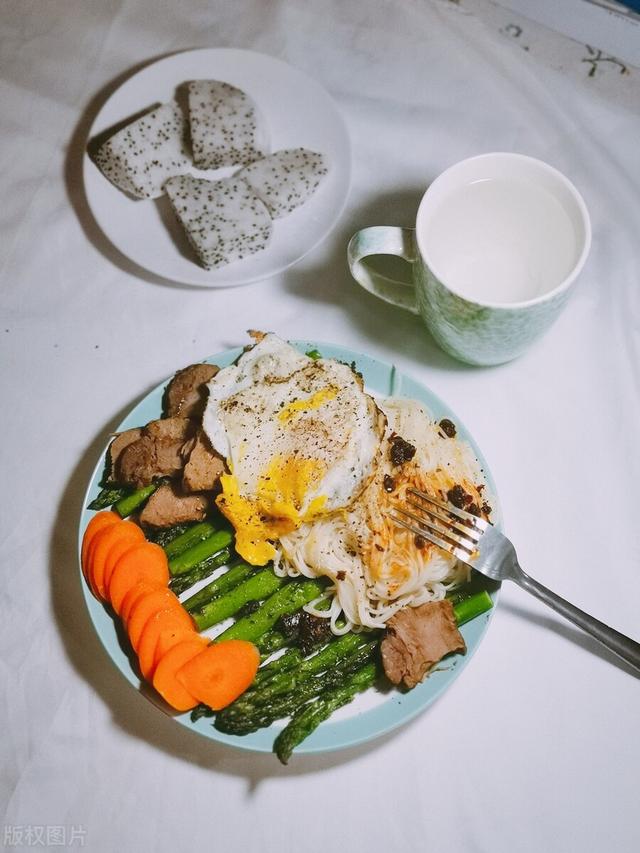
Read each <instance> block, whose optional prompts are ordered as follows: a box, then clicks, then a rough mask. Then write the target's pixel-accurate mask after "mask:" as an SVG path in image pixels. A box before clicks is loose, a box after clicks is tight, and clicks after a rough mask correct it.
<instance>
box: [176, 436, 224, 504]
mask: <svg viewBox="0 0 640 853" xmlns="http://www.w3.org/2000/svg"><path fill="white" fill-rule="evenodd" d="M193 441H194V444H193V447H192V449H191V452H190V453H189V458H188V460H187V463H186V465H185V466H184V471H183V473H182V487H183V489H184V491H185V492H207V491H210V490H211V489H213V488H215V486H216V485H217V484H218V480H219V479H220V475H221V474H222V473H224V462H223V460H222V458H221V457H220V456H218V454H217V453H216V452H215V451H214V449H213V448H212V447H211V443H210V442H209V439H208V438H207V436H206V435H205V433H204V431H203V430H201V429H200V430H198V434H197V435H196V437H195V439H193Z"/></svg>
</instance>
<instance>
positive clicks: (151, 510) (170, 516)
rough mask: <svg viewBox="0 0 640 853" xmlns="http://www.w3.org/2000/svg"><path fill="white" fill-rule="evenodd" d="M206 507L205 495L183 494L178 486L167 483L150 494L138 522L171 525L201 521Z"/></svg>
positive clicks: (162, 525) (207, 502) (160, 525)
mask: <svg viewBox="0 0 640 853" xmlns="http://www.w3.org/2000/svg"><path fill="white" fill-rule="evenodd" d="M208 508H209V501H208V499H207V496H206V495H185V494H184V493H183V492H182V490H181V489H180V488H179V486H177V485H175V484H173V483H168V484H165V485H163V486H160V487H159V488H158V489H156V491H155V492H154V493H153V494H152V495H151V497H150V498H149V500H148V501H147V503H146V504H145V507H144V509H143V510H142V512H141V513H140V523H141V524H142V525H143V526H144V527H172V526H173V525H174V524H184V523H185V522H187V521H203V520H204V518H205V516H206V514H207V509H208Z"/></svg>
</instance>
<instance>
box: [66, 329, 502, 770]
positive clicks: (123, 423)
mask: <svg viewBox="0 0 640 853" xmlns="http://www.w3.org/2000/svg"><path fill="white" fill-rule="evenodd" d="M285 340H287V342H288V343H290V344H291V345H292V346H294V347H295V348H296V349H298V350H300V351H302V352H305V351H308V350H309V349H317V350H319V351H320V352H321V353H323V355H324V351H333V352H334V353H335V352H337V353H338V354H332V353H331V352H330V354H328V355H327V357H328V358H340V357H341V356H343V357H344V356H346V357H347V358H350V359H351V360H355V362H356V366H357V367H358V369H360V366H361V365H360V364H359V363H358V360H364V361H365V362H369V363H370V366H373V367H375V368H382V369H383V370H385V371H387V372H388V374H389V375H390V376H391V377H399V378H400V380H401V381H404V380H406V381H408V382H409V384H413V385H414V386H416V387H417V388H419V389H420V390H421V391H423V392H426V397H427V398H431V400H432V401H434V402H435V403H436V404H437V406H438V407H440V408H441V410H442V411H443V412H444V415H445V416H446V415H452V416H453V417H454V418H455V421H454V422H455V424H456V427H458V429H459V431H460V432H462V433H463V435H464V438H465V440H467V441H468V442H469V443H470V445H471V447H472V449H473V451H474V453H476V454H477V457H478V460H479V462H480V463H481V465H482V470H483V473H484V475H485V479H486V481H487V484H488V486H489V488H490V490H491V494H492V497H493V501H494V513H495V518H496V521H497V524H498V526H501V519H502V511H501V505H500V499H499V495H498V490H497V487H496V483H495V480H494V478H493V475H492V473H491V469H490V468H489V466H488V464H487V461H486V459H485V457H484V455H483V453H482V451H481V449H480V447H479V446H478V445H477V443H476V442H475V439H474V438H473V436H472V434H471V433H470V432H469V430H468V428H467V427H466V425H465V424H464V422H463V421H462V420H461V419H460V418H459V417H458V416H457V414H456V413H455V412H453V410H452V409H451V408H450V407H449V405H448V404H447V403H446V402H445V401H444V400H442V398H441V397H440V396H439V395H438V394H436V393H435V392H434V391H432V390H431V389H430V388H429V386H427V385H426V384H425V383H423V382H422V381H420V380H417V379H414V378H413V377H412V376H411V375H409V374H408V373H406V372H405V371H400V370H398V368H397V367H396V365H395V364H394V363H393V362H388V361H386V360H383V359H379V358H377V357H374V356H369V355H367V354H366V353H361V352H357V351H356V350H352V349H350V348H349V347H345V346H342V345H341V344H333V343H329V342H323V341H318V340H313V341H311V340H300V339H288V338H286V339H285ZM243 350H244V348H243V347H233V348H229V349H227V350H223V351H221V352H217V353H214V354H212V355H210V356H207V357H206V358H205V359H203V360H202V362H203V363H216V362H218V361H225V362H226V363H225V365H224V366H227V365H228V364H232V363H233V361H235V359H236V358H238V357H239V355H241V354H242V352H243ZM194 363H195V362H194ZM172 375H173V374H172ZM172 375H170V376H168V377H167V378H166V379H164V380H163V381H162V382H160V383H159V384H158V385H156V386H155V387H153V388H152V389H151V390H149V391H148V392H147V393H146V394H145V395H144V397H143V398H142V399H141V400H139V401H138V402H137V403H135V404H134V405H132V406H131V407H130V408H128V409H127V411H126V414H125V415H124V417H122V418H121V419H120V422H119V424H118V425H117V426H116V427H115V429H114V433H115V432H118V431H121V430H122V429H127V428H129V426H130V425H129V424H128V423H127V421H128V420H129V419H130V418H131V417H132V415H133V414H134V413H135V412H136V411H137V410H138V409H139V408H140V407H143V406H145V405H148V403H149V401H150V398H152V397H154V396H158V395H160V399H161V394H162V391H163V390H164V388H165V387H166V384H167V382H169V381H170V379H171V376H172ZM365 390H367V379H366V374H365ZM370 390H373V389H370ZM400 396H403V395H402V394H401V395H400ZM421 402H424V404H425V405H427V407H428V408H429V406H430V404H429V403H428V402H427V401H426V400H422V401H421ZM109 444H110V441H107V443H106V444H105V446H104V448H103V449H102V451H101V452H100V455H99V456H98V459H97V462H96V465H95V466H94V468H93V471H92V473H91V476H90V479H89V482H88V484H87V488H86V490H85V492H84V497H83V501H82V507H81V510H80V517H79V524H78V539H77V554H76V567H77V571H78V579H79V582H80V585H81V588H82V594H83V598H84V601H85V605H86V607H87V610H88V615H89V618H90V620H91V623H92V627H93V630H94V631H95V632H96V634H97V635H98V638H99V640H100V643H101V644H102V646H103V648H104V650H105V651H106V653H107V655H108V656H109V658H110V660H111V664H112V665H114V666H115V667H116V668H117V669H118V670H119V671H120V672H121V673H122V675H124V677H125V679H126V681H127V682H128V683H129V685H130V686H131V687H133V688H134V689H135V690H136V692H137V693H138V694H142V695H143V696H144V698H145V699H147V700H148V701H150V702H151V704H153V705H154V706H155V707H156V708H157V709H158V710H160V711H161V712H163V713H164V714H165V715H166V716H168V717H171V718H172V719H174V720H175V721H176V722H177V723H179V724H180V725H182V726H183V727H185V728H186V729H188V730H189V731H192V732H194V733H195V734H198V735H201V736H203V737H205V738H207V739H208V740H211V741H213V742H215V743H219V744H223V745H225V746H231V747H233V748H236V749H240V750H242V751H244V752H252V753H270V752H272V751H273V740H274V739H275V736H276V734H277V732H278V731H279V730H280V728H281V727H277V726H276V725H275V724H274V725H272V726H270V727H268V728H264V729H260V730H259V731H258V732H254V733H252V734H250V735H244V736H237V735H228V734H224V733H222V732H219V731H218V730H217V729H215V728H214V727H213V725H212V724H211V721H210V719H209V718H206V717H205V718H201V719H199V720H197V721H196V722H195V723H192V722H191V720H190V712H186V713H181V714H175V713H172V712H171V709H170V708H169V707H168V706H167V705H166V704H165V703H164V702H163V701H162V699H161V698H160V697H159V696H156V695H155V694H154V692H153V689H152V688H151V687H149V686H148V685H147V684H146V682H144V680H142V679H139V678H138V676H137V675H136V673H135V671H134V670H133V667H132V666H131V660H130V655H129V654H128V652H127V651H126V650H125V649H123V648H122V645H121V643H120V637H121V630H120V627H119V626H118V625H117V623H116V621H115V619H113V617H112V616H111V615H110V614H109V612H108V611H107V609H106V607H105V606H104V605H103V604H102V603H101V602H99V601H97V599H95V598H94V597H93V595H92V593H91V592H90V590H89V588H88V585H87V583H86V582H85V580H84V575H83V572H82V565H81V560H80V555H81V549H82V537H83V534H84V530H85V528H86V524H87V523H88V520H89V518H90V517H92V515H93V511H91V510H88V509H87V505H88V503H89V501H90V500H91V497H92V494H93V493H94V492H95V490H96V486H97V484H98V481H99V478H100V476H101V474H102V472H103V470H104V459H105V454H106V451H107V448H108V447H109ZM490 594H491V597H492V599H493V604H494V606H493V607H492V608H491V610H489V611H488V612H486V613H483V614H481V616H479V617H477V618H476V619H474V620H472V622H470V623H467V625H465V626H463V627H462V631H463V634H464V633H467V632H468V631H469V627H468V626H472V625H473V626H475V635H476V636H475V637H474V641H473V644H472V645H471V647H469V645H468V644H467V651H466V653H465V654H464V655H460V654H456V655H455V656H453V657H452V659H451V666H449V667H447V668H443V669H438V670H435V671H434V672H433V673H431V675H430V676H429V677H428V678H427V679H425V680H424V681H423V682H422V683H421V684H419V685H417V686H416V687H415V688H414V689H413V690H411V691H407V692H401V691H398V690H397V689H394V688H392V689H391V690H390V691H389V698H388V699H387V700H386V701H384V702H382V703H380V704H378V705H376V706H374V707H373V708H369V709H365V710H363V711H362V712H359V713H357V714H355V715H352V716H351V717H348V718H346V719H344V720H338V721H334V722H333V723H332V722H331V721H330V720H327V721H325V722H324V723H322V724H321V725H320V726H319V727H318V729H317V730H316V731H315V732H314V733H313V734H312V735H311V736H310V739H309V740H310V743H307V742H306V741H303V743H302V744H300V745H299V746H298V747H296V750H295V754H296V755H305V754H306V755H317V754H320V753H324V752H336V751H339V750H345V749H351V748H354V747H357V746H361V745H362V744H364V743H367V742H370V741H373V740H376V739H379V738H382V737H384V736H386V735H389V734H391V733H392V732H394V731H396V730H397V729H398V728H400V727H402V726H404V725H405V724H408V723H409V722H411V721H412V720H414V719H415V718H416V717H417V716H418V715H420V714H421V713H423V712H424V711H426V710H427V709H428V708H429V707H430V706H431V705H432V704H433V703H434V702H436V701H437V700H438V699H439V698H440V696H441V695H442V693H444V692H445V691H446V690H447V688H448V687H450V686H452V684H453V683H454V682H455V681H456V680H457V678H458V677H459V675H460V674H461V673H462V672H463V670H464V669H465V668H466V667H467V666H468V665H469V662H470V661H471V659H472V658H473V656H474V655H475V653H476V651H477V649H478V648H479V646H480V644H481V642H482V640H483V639H484V636H485V634H486V632H487V630H488V627H489V624H490V622H491V620H492V619H493V617H494V615H495V611H496V609H497V604H498V598H499V588H498V589H496V590H494V591H492V592H491V593H490ZM94 617H95V618H94ZM96 619H98V621H96ZM99 622H103V623H106V628H107V631H108V630H109V629H110V633H111V636H109V637H107V636H105V635H104V634H103V631H102V630H101V626H100V625H99ZM465 629H466V630H465ZM114 646H115V647H116V649H117V650H118V651H119V652H120V656H119V658H120V659H117V658H116V657H114V651H115V650H114ZM439 675H440V676H442V675H444V676H445V677H444V678H442V677H441V678H439V679H438V682H437V683H436V682H435V678H436V676H439ZM426 691H428V693H427V694H426V695H424V696H422V695H421V694H422V693H426ZM407 697H409V699H407ZM413 697H417V698H416V699H415V700H414V701H411V700H412V699H413ZM393 704H397V705H399V706H400V707H401V709H402V710H401V712H400V713H398V712H397V711H396V712H395V715H394V714H393V712H392V720H391V721H390V722H388V723H387V724H382V725H381V726H380V725H379V726H378V728H376V727H375V725H374V726H373V728H371V727H369V728H367V727H366V726H364V727H363V731H362V732H360V733H355V734H354V733H351V734H349V733H347V734H346V736H343V738H340V737H338V738H337V739H336V740H334V741H333V742H332V741H331V739H329V740H327V739H326V737H325V738H323V739H322V740H321V741H320V742H318V740H319V739H318V738H317V737H314V736H315V735H317V733H318V732H322V733H323V735H325V736H327V737H328V735H329V732H330V731H331V730H332V729H333V730H334V732H335V731H336V729H337V730H338V732H339V730H340V728H342V729H345V728H347V729H348V728H349V726H345V724H352V723H354V722H357V721H358V720H360V719H361V718H362V717H366V716H367V715H371V716H373V715H374V714H375V713H376V712H378V715H379V714H380V709H385V708H386V709H387V710H388V709H389V707H390V706H391V705H393ZM405 705H411V706H412V707H404V706H405ZM394 716H395V718H393V717H394ZM268 733H271V736H270V738H269V739H268V738H267V737H266V736H267V734H268ZM256 737H258V743H256V742H255V740H256ZM260 741H264V742H260ZM267 741H268V742H267Z"/></svg>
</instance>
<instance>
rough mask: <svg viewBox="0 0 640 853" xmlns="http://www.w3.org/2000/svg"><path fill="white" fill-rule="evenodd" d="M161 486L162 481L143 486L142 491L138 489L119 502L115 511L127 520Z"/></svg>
mask: <svg viewBox="0 0 640 853" xmlns="http://www.w3.org/2000/svg"><path fill="white" fill-rule="evenodd" d="M159 485H160V481H158V482H156V483H151V484H150V485H148V486H143V487H142V488H141V489H137V490H136V491H135V492H133V493H132V494H130V495H127V496H126V497H124V498H122V499H121V500H119V501H118V502H117V503H116V504H115V506H114V509H115V511H116V512H117V513H118V515H119V516H120V518H126V517H127V516H128V515H131V513H132V512H133V511H134V510H136V509H138V507H139V506H141V505H142V504H143V503H144V502H145V501H146V499H147V498H148V497H150V496H151V495H152V494H153V493H154V492H155V490H156V489H157V488H158V486H159Z"/></svg>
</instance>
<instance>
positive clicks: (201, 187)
mask: <svg viewBox="0 0 640 853" xmlns="http://www.w3.org/2000/svg"><path fill="white" fill-rule="evenodd" d="M165 191H166V193H167V195H168V196H169V200H170V202H171V206H172V207H173V209H174V211H175V214H176V216H177V217H178V219H179V220H180V223H181V224H182V226H183V228H184V230H185V231H186V234H187V237H188V238H189V242H190V243H191V245H192V246H193V248H194V249H195V251H196V254H197V255H198V258H199V260H200V263H201V264H202V266H203V267H204V268H205V269H208V270H210V269H216V268H217V267H222V266H224V265H225V264H230V263H231V262H232V261H237V260H240V259H241V258H244V257H246V256H247V255H252V254H254V253H255V252H259V251H260V250H261V249H264V248H265V247H266V245H267V243H268V242H269V237H270V236H271V230H272V224H271V217H270V216H269V212H268V210H267V208H266V207H265V206H264V204H263V203H262V202H261V201H260V199H259V198H258V197H257V196H256V195H255V194H254V193H253V191H252V190H251V188H250V187H249V186H248V185H247V184H246V183H245V182H244V181H240V180H238V179H237V178H235V177H231V178H225V179H223V180H220V181H206V180H204V179H202V178H194V177H192V176H191V175H179V176H178V177H175V178H170V179H169V180H168V181H167V182H166V184H165Z"/></svg>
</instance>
